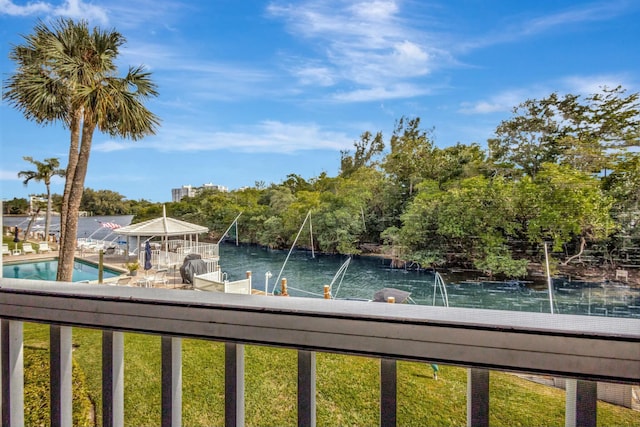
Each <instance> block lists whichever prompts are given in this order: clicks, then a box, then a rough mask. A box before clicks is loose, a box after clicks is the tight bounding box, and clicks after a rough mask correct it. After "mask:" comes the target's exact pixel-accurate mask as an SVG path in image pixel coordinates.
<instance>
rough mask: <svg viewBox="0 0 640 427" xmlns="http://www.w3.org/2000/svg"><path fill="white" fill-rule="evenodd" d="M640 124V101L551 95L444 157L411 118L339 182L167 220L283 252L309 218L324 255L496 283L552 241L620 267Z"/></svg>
mask: <svg viewBox="0 0 640 427" xmlns="http://www.w3.org/2000/svg"><path fill="white" fill-rule="evenodd" d="M639 118H640V114H639V110H638V94H632V95H626V94H625V91H624V90H623V89H622V88H615V89H606V88H605V89H604V90H603V91H602V93H601V94H596V95H592V96H590V97H587V98H585V99H584V100H583V99H581V98H580V97H579V96H575V95H566V96H564V97H560V96H558V95H557V94H552V95H550V96H549V97H547V98H545V99H542V100H528V101H526V102H525V103H523V104H522V105H520V106H519V107H518V108H516V109H515V110H514V116H513V117H512V118H511V119H509V120H506V121H504V122H502V123H501V124H500V125H499V126H498V127H497V129H496V138H495V139H492V140H490V141H489V146H488V150H487V151H485V150H483V149H481V147H480V146H479V145H478V144H470V145H465V144H460V143H458V144H456V145H454V146H451V147H447V148H439V147H437V146H436V145H435V143H434V141H433V137H432V130H431V129H427V130H425V129H422V128H421V125H420V119H419V118H414V119H408V118H404V117H403V118H401V119H400V120H398V122H397V123H396V126H395V128H394V131H393V133H392V135H391V137H390V139H389V144H388V145H389V149H388V150H385V142H384V138H383V136H382V134H381V133H380V132H378V133H376V134H375V135H374V134H372V133H371V132H368V131H367V132H364V133H363V134H362V136H361V139H360V141H356V142H355V143H354V151H353V152H349V151H343V152H342V153H341V173H340V174H339V176H337V177H329V176H327V175H326V174H322V175H320V176H319V177H317V178H313V179H310V180H308V181H307V180H305V179H303V178H302V177H300V176H298V175H289V176H288V177H287V179H286V180H285V181H284V182H282V183H280V184H272V185H270V186H268V187H264V186H256V187H255V188H250V189H245V190H238V191H232V192H230V193H221V192H204V193H201V194H198V195H197V196H195V197H193V198H187V199H183V200H182V201H181V202H179V203H175V204H171V205H169V206H168V212H169V213H170V214H171V215H174V216H178V217H181V218H184V219H186V220H189V221H193V222H197V223H199V224H202V225H205V226H207V227H209V228H210V229H211V230H215V232H214V233H212V235H211V236H210V237H211V238H213V239H217V238H220V237H221V236H220V233H222V232H223V231H224V230H226V228H227V226H228V225H229V224H230V223H231V222H232V221H233V219H234V218H235V216H236V215H238V213H240V212H242V217H241V220H240V230H239V234H240V240H242V241H244V242H248V243H256V244H261V245H268V246H272V247H278V248H282V247H288V246H290V245H291V244H293V241H294V239H295V237H296V235H297V232H298V230H299V228H300V226H301V224H302V222H303V220H304V218H305V216H306V214H307V212H309V211H311V212H312V223H313V234H314V238H315V241H314V245H315V249H317V250H322V251H327V252H339V253H343V254H357V253H360V252H361V251H362V250H363V248H370V247H371V246H372V245H377V246H382V247H383V248H384V249H386V251H387V254H391V255H392V256H396V257H398V258H400V259H402V260H405V261H412V262H415V263H418V264H420V265H421V266H423V267H429V266H447V265H465V266H469V267H474V268H478V269H481V270H483V271H485V272H486V273H487V274H490V275H492V274H502V275H505V276H510V277H521V276H524V275H526V274H527V265H528V264H529V263H530V262H532V261H534V262H536V261H540V259H541V257H542V254H543V251H542V248H543V243H545V242H549V243H550V245H549V246H550V248H551V249H552V250H553V251H554V252H555V254H554V256H555V257H556V258H557V259H558V260H559V261H561V262H565V263H566V262H573V261H581V256H582V255H583V254H585V253H587V252H589V251H592V252H593V251H598V252H597V257H599V259H600V260H601V261H602V262H611V263H612V264H613V263H615V261H616V257H617V258H618V259H621V258H622V257H626V258H625V259H627V260H628V259H629V253H628V251H629V250H631V251H633V250H634V249H633V248H634V247H637V245H638V242H639V241H640V234H639V233H638V231H637V229H638V227H637V226H636V224H637V223H638V221H639V220H640V209H639V206H638V202H639V201H640V181H639V180H640V172H639V169H640V168H639V165H640V153H639V152H638V151H637V147H638V146H639V143H638V141H639V139H638V138H639V135H640V130H639V129H640V127H639V126H638V123H639ZM143 219H147V218H143V217H140V218H137V219H136V220H143ZM300 241H302V242H309V239H308V236H304V235H303V236H301V238H300ZM303 245H309V243H303ZM630 248H631V249H630ZM631 255H632V256H635V255H633V254H631Z"/></svg>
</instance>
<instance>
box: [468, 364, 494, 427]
mask: <svg viewBox="0 0 640 427" xmlns="http://www.w3.org/2000/svg"><path fill="white" fill-rule="evenodd" d="M488 425H489V370H487V369H478V368H469V369H467V426H469V427H471V426H473V427H476V426H488Z"/></svg>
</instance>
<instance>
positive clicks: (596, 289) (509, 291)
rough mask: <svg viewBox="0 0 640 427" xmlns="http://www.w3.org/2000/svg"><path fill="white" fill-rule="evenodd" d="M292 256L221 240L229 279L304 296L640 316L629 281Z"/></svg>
mask: <svg viewBox="0 0 640 427" xmlns="http://www.w3.org/2000/svg"><path fill="white" fill-rule="evenodd" d="M131 220H132V216H130V215H126V216H100V217H87V218H80V221H79V224H78V237H90V236H92V237H93V238H96V239H104V238H106V239H109V240H111V239H117V234H115V233H112V230H110V229H108V228H104V227H101V223H103V222H114V223H116V224H120V225H123V226H124V225H129V224H130V223H131ZM38 224H40V222H38ZM57 224H58V217H54V218H53V221H52V230H54V231H55V230H57V228H56V225H57ZM3 225H5V226H15V225H18V226H19V227H20V228H26V227H27V225H28V224H27V221H25V217H6V216H5V217H4V218H3ZM287 255H288V251H278V250H270V249H266V248H261V247H258V246H243V245H241V246H236V245H235V244H233V243H223V244H221V246H220V265H221V267H222V271H223V272H225V273H226V274H227V278H228V280H239V279H243V278H244V277H245V276H246V272H247V271H250V272H251V274H252V281H253V287H254V288H256V289H259V290H265V287H266V288H267V289H268V291H269V292H272V291H273V290H274V289H276V290H279V289H280V282H281V280H282V279H287V284H288V291H289V294H290V295H292V296H299V297H309V298H322V297H323V289H324V286H325V285H331V286H332V290H331V293H332V295H333V296H335V297H336V298H343V299H363V300H370V299H373V297H374V294H375V292H376V291H379V290H381V289H383V288H394V289H399V290H403V291H407V292H410V293H411V296H410V298H411V301H410V302H414V303H416V304H421V305H438V306H443V305H447V304H448V305H449V306H450V307H468V308H488V309H498V310H513V311H532V312H542V313H550V312H551V303H550V300H552V301H553V311H554V313H560V314H581V315H592V316H610V317H634V318H640V289H634V288H630V287H629V286H627V285H625V284H624V283H617V282H608V283H589V282H580V281H572V280H569V279H562V278H556V279H554V280H553V294H552V298H551V299H550V298H549V292H548V289H547V284H546V281H544V280H543V281H541V282H540V281H538V282H526V281H525V282H518V281H511V282H493V281H488V280H486V279H479V278H478V277H477V276H476V274H477V273H471V272H466V273H460V272H457V273H455V274H454V273H449V272H445V271H442V272H440V274H441V276H442V278H443V279H444V283H445V286H438V285H437V283H436V282H435V278H436V275H435V272H431V271H424V270H421V271H415V270H403V269H394V268H391V267H390V263H389V260H386V259H382V258H378V257H367V256H356V257H353V258H352V259H351V261H350V262H349V264H348V266H347V267H346V270H344V274H343V275H338V276H336V274H337V273H338V272H339V271H340V270H341V267H342V266H343V264H344V263H345V261H346V260H347V259H348V257H346V256H337V255H323V254H317V253H316V254H312V253H311V252H309V251H293V252H292V253H291V255H290V257H289V258H288V260H287ZM285 260H286V263H285ZM283 267H284V268H283ZM278 278H279V279H280V280H278V283H276V280H277V279H278Z"/></svg>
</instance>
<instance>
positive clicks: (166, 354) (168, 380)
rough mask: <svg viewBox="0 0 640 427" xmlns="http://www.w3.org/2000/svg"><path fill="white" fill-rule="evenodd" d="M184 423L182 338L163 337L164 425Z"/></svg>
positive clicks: (174, 425)
mask: <svg viewBox="0 0 640 427" xmlns="http://www.w3.org/2000/svg"><path fill="white" fill-rule="evenodd" d="M181 425H182V339H181V338H172V337H162V426H163V427H180V426H181Z"/></svg>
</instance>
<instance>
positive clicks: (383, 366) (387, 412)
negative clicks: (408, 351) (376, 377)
mask: <svg viewBox="0 0 640 427" xmlns="http://www.w3.org/2000/svg"><path fill="white" fill-rule="evenodd" d="M397 370H398V366H397V362H396V360H395V359H384V358H383V359H380V425H381V426H382V427H387V426H395V425H396V422H397V419H396V414H397V407H398V402H397V389H398V377H397Z"/></svg>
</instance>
